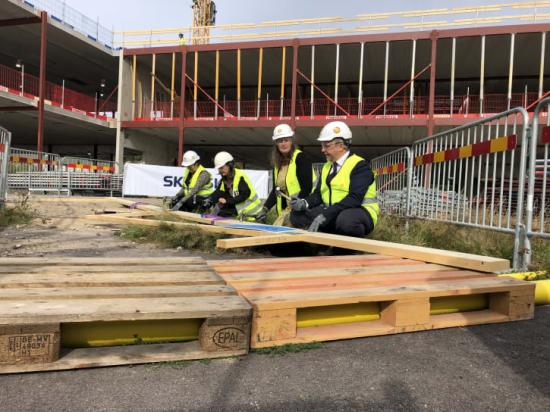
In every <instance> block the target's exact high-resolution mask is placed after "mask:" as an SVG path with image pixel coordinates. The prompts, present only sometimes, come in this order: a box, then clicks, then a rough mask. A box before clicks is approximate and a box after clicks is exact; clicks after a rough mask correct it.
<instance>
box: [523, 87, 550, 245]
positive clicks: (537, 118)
mask: <svg viewBox="0 0 550 412" xmlns="http://www.w3.org/2000/svg"><path fill="white" fill-rule="evenodd" d="M549 113H550V98H545V99H543V100H541V101H540V102H539V103H538V104H537V106H536V107H535V111H534V113H533V122H532V127H531V133H532V138H531V142H530V143H531V145H530V150H529V174H528V176H529V189H528V192H527V206H526V209H527V210H526V213H527V215H526V230H527V234H528V236H537V237H543V238H547V239H550V220H548V219H547V215H548V214H549V213H550V203H549V201H548V200H549V199H550V157H549V155H548V152H549V150H548V149H549V147H550V118H549V117H548V115H549ZM541 117H542V119H543V124H542V125H541V124H540V123H541Z"/></svg>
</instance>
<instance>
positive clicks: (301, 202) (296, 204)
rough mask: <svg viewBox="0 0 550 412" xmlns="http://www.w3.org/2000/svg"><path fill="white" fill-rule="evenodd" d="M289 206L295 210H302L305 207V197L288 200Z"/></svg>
mask: <svg viewBox="0 0 550 412" xmlns="http://www.w3.org/2000/svg"><path fill="white" fill-rule="evenodd" d="M290 207H292V210H293V211H295V212H303V211H304V210H306V209H307V202H306V199H292V200H291V201H290Z"/></svg>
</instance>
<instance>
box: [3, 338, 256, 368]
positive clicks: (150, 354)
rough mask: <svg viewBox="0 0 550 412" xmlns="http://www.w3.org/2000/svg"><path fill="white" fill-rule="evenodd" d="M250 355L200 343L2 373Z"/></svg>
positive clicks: (131, 349) (96, 351)
mask: <svg viewBox="0 0 550 412" xmlns="http://www.w3.org/2000/svg"><path fill="white" fill-rule="evenodd" d="M247 352H248V350H247V349H239V350H228V351H214V352H213V351H206V350H203V349H202V347H201V344H200V343H199V341H193V342H184V343H161V344H151V345H135V346H117V347H108V348H91V349H89V348H79V349H72V350H70V351H66V352H65V353H64V354H62V357H61V358H60V359H59V360H57V361H56V362H52V363H41V364H40V363H38V364H28V365H12V366H0V373H22V372H40V371H60V370H70V369H84V368H97V367H104V366H118V365H133V364H144V363H155V362H173V361H184V360H197V359H208V358H210V359H215V358H224V357H232V356H241V355H246V353H247Z"/></svg>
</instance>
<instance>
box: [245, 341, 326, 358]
mask: <svg viewBox="0 0 550 412" xmlns="http://www.w3.org/2000/svg"><path fill="white" fill-rule="evenodd" d="M322 347H323V344H322V343H321V342H311V343H295V344H293V343H288V344H286V345H281V346H273V347H271V348H262V349H255V350H254V352H255V353H259V354H260V355H270V356H277V355H286V354H287V353H298V352H304V351H306V350H313V349H321V348H322Z"/></svg>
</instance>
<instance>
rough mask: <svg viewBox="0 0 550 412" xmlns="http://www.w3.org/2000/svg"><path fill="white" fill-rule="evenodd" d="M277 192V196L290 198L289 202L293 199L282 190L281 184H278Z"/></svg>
mask: <svg viewBox="0 0 550 412" xmlns="http://www.w3.org/2000/svg"><path fill="white" fill-rule="evenodd" d="M275 194H276V195H277V196H281V197H284V198H285V199H286V200H288V201H289V202H290V201H292V198H291V197H290V196H288V195H286V194H285V193H283V191H282V190H281V188H280V187H279V186H277V187H276V188H275Z"/></svg>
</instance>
